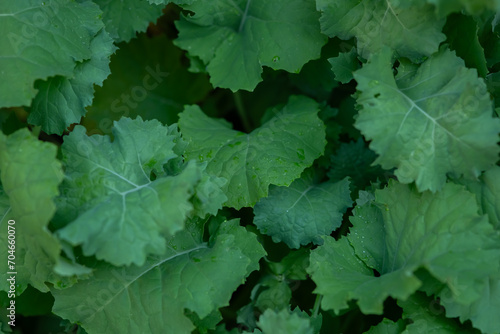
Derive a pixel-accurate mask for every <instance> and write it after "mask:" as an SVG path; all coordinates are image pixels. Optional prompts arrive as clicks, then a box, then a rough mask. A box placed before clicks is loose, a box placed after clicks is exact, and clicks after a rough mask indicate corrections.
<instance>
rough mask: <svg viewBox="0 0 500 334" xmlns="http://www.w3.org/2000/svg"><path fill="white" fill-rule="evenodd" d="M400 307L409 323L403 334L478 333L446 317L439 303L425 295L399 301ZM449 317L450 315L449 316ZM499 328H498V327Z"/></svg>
mask: <svg viewBox="0 0 500 334" xmlns="http://www.w3.org/2000/svg"><path fill="white" fill-rule="evenodd" d="M398 305H399V306H401V307H402V308H403V319H405V321H406V322H407V323H409V324H408V325H407V326H406V330H405V331H403V332H402V333H403V334H411V333H436V334H455V333H464V334H465V333H478V332H477V331H475V330H472V329H471V330H468V329H466V328H464V327H461V326H459V324H458V322H456V321H454V320H452V319H448V318H445V317H444V310H443V309H441V308H440V307H439V305H438V304H437V302H435V301H433V300H432V299H429V298H428V297H427V296H425V294H423V293H421V292H420V293H416V294H414V295H413V296H411V297H410V298H408V300H406V301H398ZM447 316H448V317H449V316H450V315H449V314H447ZM497 328H498V327H497Z"/></svg>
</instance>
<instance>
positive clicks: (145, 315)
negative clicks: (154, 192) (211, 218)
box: [52, 221, 265, 334]
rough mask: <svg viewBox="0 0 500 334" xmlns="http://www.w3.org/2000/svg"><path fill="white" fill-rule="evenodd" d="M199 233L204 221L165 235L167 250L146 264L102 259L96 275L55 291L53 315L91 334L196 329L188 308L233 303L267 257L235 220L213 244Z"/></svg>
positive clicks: (203, 312)
mask: <svg viewBox="0 0 500 334" xmlns="http://www.w3.org/2000/svg"><path fill="white" fill-rule="evenodd" d="M202 234H203V225H202V224H200V223H195V222H191V223H189V224H188V225H187V227H186V229H185V230H183V231H180V232H179V233H177V234H176V235H175V236H174V237H172V238H170V239H169V240H168V247H167V251H166V253H165V254H164V255H162V256H160V257H151V258H148V260H147V261H146V262H145V263H144V265H142V266H141V267H136V266H130V267H124V268H121V269H118V268H116V267H113V266H111V265H108V264H105V263H100V264H98V266H97V267H96V268H95V269H96V270H95V275H94V277H93V278H90V279H88V280H84V281H81V282H79V283H78V284H76V285H74V286H73V287H71V288H68V289H64V290H52V293H53V295H54V297H55V304H54V310H53V311H54V313H56V314H58V315H60V316H62V317H64V318H67V319H70V320H71V321H73V322H79V323H81V324H82V326H83V327H84V328H85V329H86V330H87V332H88V333H89V334H93V333H102V331H103V329H106V331H108V332H112V333H123V334H128V333H130V334H135V333H144V332H152V333H162V332H163V333H176V334H177V333H178V334H183V333H186V334H188V333H191V331H192V330H193V329H194V326H193V324H192V323H191V321H190V320H189V319H188V317H186V315H185V314H184V310H185V309H188V310H190V311H192V312H195V313H196V314H197V315H198V317H199V318H200V319H203V318H205V317H206V316H208V315H209V314H211V313H212V312H213V311H215V310H217V309H218V308H220V307H223V306H226V305H228V303H229V299H230V297H231V294H232V293H233V291H234V290H235V289H236V288H237V287H238V286H239V285H240V284H241V283H242V282H243V280H244V279H245V277H247V276H248V275H249V274H250V272H252V271H253V270H255V269H257V268H258V261H259V260H260V258H261V257H262V256H264V255H265V252H264V250H263V248H262V246H261V245H260V244H259V242H258V241H257V238H256V236H255V235H254V234H252V233H250V232H247V231H246V230H245V229H244V228H243V227H240V226H238V222H237V221H230V222H225V223H223V224H222V226H221V228H220V229H219V230H218V232H217V234H216V235H215V236H213V237H212V238H211V241H210V243H209V244H206V243H204V242H203V241H202ZM75 300H79V301H80V302H79V303H75V302H74V301H75Z"/></svg>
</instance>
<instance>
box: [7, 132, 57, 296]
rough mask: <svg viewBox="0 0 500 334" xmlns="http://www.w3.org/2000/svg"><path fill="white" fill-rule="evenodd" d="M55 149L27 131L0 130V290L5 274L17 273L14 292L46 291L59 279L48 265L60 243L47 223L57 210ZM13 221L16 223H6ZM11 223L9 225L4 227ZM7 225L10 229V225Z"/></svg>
mask: <svg viewBox="0 0 500 334" xmlns="http://www.w3.org/2000/svg"><path fill="white" fill-rule="evenodd" d="M56 152H57V148H56V147H55V146H54V145H52V144H49V143H43V142H41V141H39V140H38V139H36V138H35V137H34V136H33V135H32V134H31V133H30V132H29V131H28V130H27V129H22V130H19V131H17V132H15V133H13V134H12V135H10V136H8V137H6V136H5V135H3V134H2V133H0V179H1V181H2V184H1V186H0V217H1V220H0V228H1V233H0V256H2V258H3V259H4V260H3V261H0V269H1V280H0V289H1V290H8V285H7V284H8V282H7V278H9V275H8V274H7V273H8V272H16V271H17V275H15V276H16V284H17V285H18V289H17V292H18V293H20V292H22V291H23V290H24V289H25V288H26V287H27V286H28V284H30V285H32V286H33V287H35V288H36V289H38V290H40V291H44V292H45V291H48V290H49V288H48V287H47V285H46V282H47V281H50V282H53V283H54V282H56V281H57V280H58V278H57V277H56V275H55V274H54V272H53V270H52V269H53V267H54V265H56V263H57V261H58V259H59V253H60V252H61V245H60V244H59V241H58V240H57V238H55V237H54V235H52V233H50V231H49V230H48V228H47V225H48V223H49V221H50V219H51V218H52V216H53V215H54V212H55V211H56V206H55V204H54V197H56V196H57V195H58V194H59V191H58V189H57V187H58V185H59V183H60V182H61V181H62V179H63V173H62V168H61V164H60V163H59V161H57V160H56ZM11 219H12V220H14V221H15V224H14V225H11V224H9V223H8V221H9V220H11ZM8 226H10V227H8ZM12 227H13V228H14V229H12ZM9 229H10V230H12V231H15V233H14V235H15V244H14V246H15V258H14V259H13V260H12V262H13V263H15V265H14V268H10V267H9V266H8V262H7V260H8V255H10V254H11V253H8V250H9V248H8V246H9V245H11V243H8V242H7V240H8V239H7V236H8V235H10V234H11V233H8V230H9Z"/></svg>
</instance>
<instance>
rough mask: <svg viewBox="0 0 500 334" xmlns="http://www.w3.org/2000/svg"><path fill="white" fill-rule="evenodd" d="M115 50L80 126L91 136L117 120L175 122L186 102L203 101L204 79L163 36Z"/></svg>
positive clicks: (207, 87)
mask: <svg viewBox="0 0 500 334" xmlns="http://www.w3.org/2000/svg"><path fill="white" fill-rule="evenodd" d="M119 48H120V49H119V50H118V51H117V52H116V54H115V55H113V56H112V57H111V64H110V69H111V73H112V74H111V75H110V76H109V77H108V79H106V81H104V84H103V86H102V88H99V87H98V88H96V93H95V99H94V102H93V104H92V106H90V107H89V108H88V113H87V115H86V117H85V118H84V119H83V122H82V124H83V125H85V126H86V127H87V128H88V129H89V131H92V133H104V134H110V133H111V128H112V125H113V121H117V120H119V119H120V118H121V117H131V118H135V117H136V116H141V117H142V118H143V119H157V120H159V121H160V122H162V123H163V124H173V123H175V122H177V120H178V116H177V114H178V113H180V112H181V111H182V110H183V107H184V105H185V104H193V103H196V102H198V101H200V100H202V99H203V98H204V97H205V96H206V95H207V93H208V92H209V90H210V89H211V86H210V83H209V82H208V78H207V76H206V75H203V74H193V73H189V72H188V71H187V69H186V67H185V66H184V65H183V64H182V51H181V50H180V49H179V48H177V47H175V46H174V45H173V44H172V41H171V40H169V39H167V38H166V37H165V35H160V36H157V37H153V38H150V37H148V36H147V35H146V34H141V35H139V36H138V37H137V38H135V39H133V40H132V41H130V42H129V43H121V44H119Z"/></svg>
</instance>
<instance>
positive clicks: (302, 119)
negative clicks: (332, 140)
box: [179, 97, 325, 209]
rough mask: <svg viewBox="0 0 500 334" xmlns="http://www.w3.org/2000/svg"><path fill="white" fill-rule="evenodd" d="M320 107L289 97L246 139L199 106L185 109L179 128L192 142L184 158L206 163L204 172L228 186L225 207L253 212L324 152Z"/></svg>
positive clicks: (304, 99)
mask: <svg viewBox="0 0 500 334" xmlns="http://www.w3.org/2000/svg"><path fill="white" fill-rule="evenodd" d="M318 110H319V105H318V104H317V103H316V102H314V101H313V100H311V99H308V98H305V97H291V98H290V100H289V102H288V104H287V105H286V106H285V107H284V108H283V109H282V110H280V111H276V114H275V116H274V117H273V118H272V119H271V120H269V121H268V122H266V123H265V124H264V125H262V126H261V127H260V128H257V129H256V130H254V131H253V132H252V133H250V134H245V133H242V132H239V131H236V130H233V129H231V128H230V127H229V126H228V125H227V123H226V122H222V121H220V120H216V119H212V118H209V117H208V116H206V115H205V114H203V112H202V111H201V110H200V109H199V107H197V106H190V107H186V110H185V111H184V112H183V113H182V114H181V115H180V120H179V127H180V129H181V132H182V135H183V136H184V138H185V139H186V140H188V141H189V142H190V144H189V146H188V149H187V152H186V157H187V158H188V159H190V160H198V161H201V162H204V161H206V162H208V166H207V172H208V173H209V174H211V175H215V176H219V177H223V178H225V179H227V180H228V184H227V185H226V187H225V191H226V195H227V197H228V201H227V202H226V204H225V205H226V206H229V207H234V208H237V209H239V208H241V207H244V206H253V205H255V203H256V202H257V201H258V200H259V199H260V198H262V197H265V196H267V193H268V187H269V185H270V184H275V185H279V186H288V185H290V183H292V181H293V180H294V179H296V178H298V177H299V176H300V174H301V173H302V171H303V170H304V169H305V168H306V167H308V166H310V165H311V164H312V162H313V161H314V159H316V158H318V157H319V156H320V155H321V154H322V153H323V150H324V147H325V126H324V125H323V123H322V122H321V120H320V119H319V118H318V116H317V113H318Z"/></svg>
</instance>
